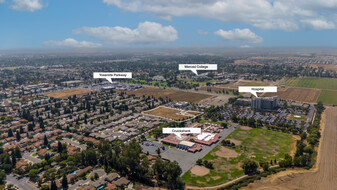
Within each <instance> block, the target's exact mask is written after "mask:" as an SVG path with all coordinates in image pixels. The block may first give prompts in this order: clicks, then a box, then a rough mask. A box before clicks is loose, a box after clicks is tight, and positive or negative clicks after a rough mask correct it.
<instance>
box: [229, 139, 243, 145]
mask: <svg viewBox="0 0 337 190" xmlns="http://www.w3.org/2000/svg"><path fill="white" fill-rule="evenodd" d="M227 140H229V141H230V142H231V143H234V144H235V146H239V145H240V144H241V143H242V141H239V140H236V139H227Z"/></svg>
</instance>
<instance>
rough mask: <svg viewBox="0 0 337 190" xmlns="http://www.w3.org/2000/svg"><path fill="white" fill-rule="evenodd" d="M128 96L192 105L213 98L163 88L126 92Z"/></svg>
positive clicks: (206, 95)
mask: <svg viewBox="0 0 337 190" xmlns="http://www.w3.org/2000/svg"><path fill="white" fill-rule="evenodd" d="M126 93H127V94H134V95H136V96H150V97H152V96H153V97H155V98H160V97H161V98H163V99H166V98H168V99H171V100H175V101H184V102H191V103H199V102H200V101H201V100H204V99H207V98H210V97H212V96H211V95H208V94H200V93H194V92H185V91H179V90H169V89H161V88H152V87H149V88H142V89H138V90H134V91H129V92H126Z"/></svg>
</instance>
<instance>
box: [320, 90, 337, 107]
mask: <svg viewBox="0 0 337 190" xmlns="http://www.w3.org/2000/svg"><path fill="white" fill-rule="evenodd" d="M317 101H318V102H319V101H321V102H323V104H331V105H337V91H335V90H322V92H321V94H320V95H319V97H318V100H317Z"/></svg>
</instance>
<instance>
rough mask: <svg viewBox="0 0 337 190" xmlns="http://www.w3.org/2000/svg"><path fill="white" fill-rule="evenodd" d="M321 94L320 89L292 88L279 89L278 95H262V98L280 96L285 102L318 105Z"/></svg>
mask: <svg viewBox="0 0 337 190" xmlns="http://www.w3.org/2000/svg"><path fill="white" fill-rule="evenodd" d="M320 93H321V90H319V89H312V88H311V89H309V88H292V87H290V88H287V89H278V92H277V93H264V94H262V96H264V97H271V96H278V97H279V99H283V100H291V101H299V102H308V103H316V102H317V99H318V97H319V95H320Z"/></svg>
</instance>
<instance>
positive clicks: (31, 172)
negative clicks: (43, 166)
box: [28, 169, 39, 181]
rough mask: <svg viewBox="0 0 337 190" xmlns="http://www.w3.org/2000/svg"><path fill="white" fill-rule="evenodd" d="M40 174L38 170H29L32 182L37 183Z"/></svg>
mask: <svg viewBox="0 0 337 190" xmlns="http://www.w3.org/2000/svg"><path fill="white" fill-rule="evenodd" d="M38 173H39V170H38V169H31V170H29V174H28V175H29V178H30V180H31V181H35V180H36V179H37V174H38Z"/></svg>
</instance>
